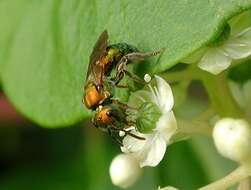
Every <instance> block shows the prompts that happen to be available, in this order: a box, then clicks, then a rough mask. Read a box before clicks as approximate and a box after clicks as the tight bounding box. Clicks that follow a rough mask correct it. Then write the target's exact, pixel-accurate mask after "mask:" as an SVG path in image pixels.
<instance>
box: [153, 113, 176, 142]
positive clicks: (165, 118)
mask: <svg viewBox="0 0 251 190" xmlns="http://www.w3.org/2000/svg"><path fill="white" fill-rule="evenodd" d="M155 130H156V131H158V132H159V133H160V134H161V135H163V137H164V138H165V140H166V142H167V143H168V142H169V140H170V138H171V137H172V136H173V135H174V133H176V131H177V122H176V119H175V116H174V114H173V112H172V111H171V112H168V113H166V114H163V115H162V116H161V117H160V118H159V121H158V122H157V124H156V128H155Z"/></svg>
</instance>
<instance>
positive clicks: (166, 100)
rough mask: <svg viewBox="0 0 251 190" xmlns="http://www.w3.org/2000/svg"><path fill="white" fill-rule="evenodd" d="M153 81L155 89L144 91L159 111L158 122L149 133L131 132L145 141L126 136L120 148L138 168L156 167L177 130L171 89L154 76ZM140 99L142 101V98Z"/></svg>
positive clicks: (163, 81)
mask: <svg viewBox="0 0 251 190" xmlns="http://www.w3.org/2000/svg"><path fill="white" fill-rule="evenodd" d="M155 79H156V82H157V87H154V88H152V87H151V86H150V85H149V87H150V90H151V92H149V91H145V94H147V96H148V98H149V101H151V102H152V103H153V104H155V105H156V106H157V108H158V109H159V111H160V115H159V117H158V120H157V122H156V123H154V125H155V126H153V130H152V131H151V132H150V133H147V134H145V133H140V132H139V131H136V130H133V131H132V133H133V134H135V135H138V136H140V137H144V138H145V140H139V139H137V138H134V137H131V136H126V137H125V138H124V139H123V147H121V150H122V151H123V152H125V153H130V154H131V155H132V156H134V157H135V158H136V159H137V160H138V161H139V163H140V167H144V166H156V165H158V164H159V162H160V161H161V160H162V158H163V157H164V154H165V151H166V147H167V145H168V144H170V138H171V137H172V136H173V135H174V133H176V130H177V123H176V119H175V117H174V114H173V111H172V108H173V105H174V99H173V94H172V90H171V87H170V86H169V84H168V83H167V82H166V81H165V80H164V79H163V78H161V77H159V76H156V75H155ZM141 98H142V99H143V97H141ZM143 101H144V100H143Z"/></svg>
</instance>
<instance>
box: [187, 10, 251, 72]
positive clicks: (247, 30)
mask: <svg viewBox="0 0 251 190" xmlns="http://www.w3.org/2000/svg"><path fill="white" fill-rule="evenodd" d="M249 17H250V15H249V13H248V12H245V13H243V14H241V15H239V16H237V17H234V18H233V19H231V20H230V21H229V26H230V34H229V36H227V39H224V40H223V41H222V42H221V43H219V44H218V45H213V46H208V47H206V48H203V49H201V50H199V51H198V52H196V53H195V54H193V55H192V56H189V58H186V59H185V60H184V62H185V63H191V62H194V61H199V62H198V66H199V67H200V68H201V69H203V70H205V71H208V72H210V73H212V74H215V75H216V74H219V73H220V72H222V71H223V70H225V69H227V68H228V67H229V66H230V65H231V62H232V61H233V60H238V59H243V58H246V57H248V56H250V55H251V27H250V25H251V23H249V26H247V24H246V23H247V22H245V21H246V20H247V18H249ZM244 22H245V24H243V23H244ZM198 59H199V60H198Z"/></svg>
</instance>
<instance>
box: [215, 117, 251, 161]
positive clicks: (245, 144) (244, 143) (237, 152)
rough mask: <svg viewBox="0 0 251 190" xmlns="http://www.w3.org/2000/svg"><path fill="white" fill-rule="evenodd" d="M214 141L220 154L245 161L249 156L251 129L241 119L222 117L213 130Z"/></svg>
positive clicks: (250, 150)
mask: <svg viewBox="0 0 251 190" xmlns="http://www.w3.org/2000/svg"><path fill="white" fill-rule="evenodd" d="M213 139H214V143H215V145H216V147H217V149H218V151H219V153H220V154H222V156H224V157H226V158H229V159H231V160H234V161H236V162H245V161H246V160H247V159H249V157H250V156H251V129H250V126H249V124H248V122H247V121H245V120H243V119H233V118H224V119H221V120H219V121H218V122H217V123H216V124H215V127H214V130H213Z"/></svg>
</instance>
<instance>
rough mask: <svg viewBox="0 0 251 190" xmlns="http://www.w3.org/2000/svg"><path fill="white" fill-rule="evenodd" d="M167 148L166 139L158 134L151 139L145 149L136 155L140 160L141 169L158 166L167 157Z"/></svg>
mask: <svg viewBox="0 0 251 190" xmlns="http://www.w3.org/2000/svg"><path fill="white" fill-rule="evenodd" d="M166 147H167V144H166V141H165V139H164V138H162V137H161V136H159V135H158V134H156V136H155V137H154V138H153V139H149V140H148V142H147V143H146V144H145V147H144V149H142V150H141V151H140V152H138V153H137V154H136V155H137V157H138V158H140V167H144V166H152V167H154V166H157V165H158V164H159V163H160V161H161V160H162V159H163V157H164V155H165V152H166Z"/></svg>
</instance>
